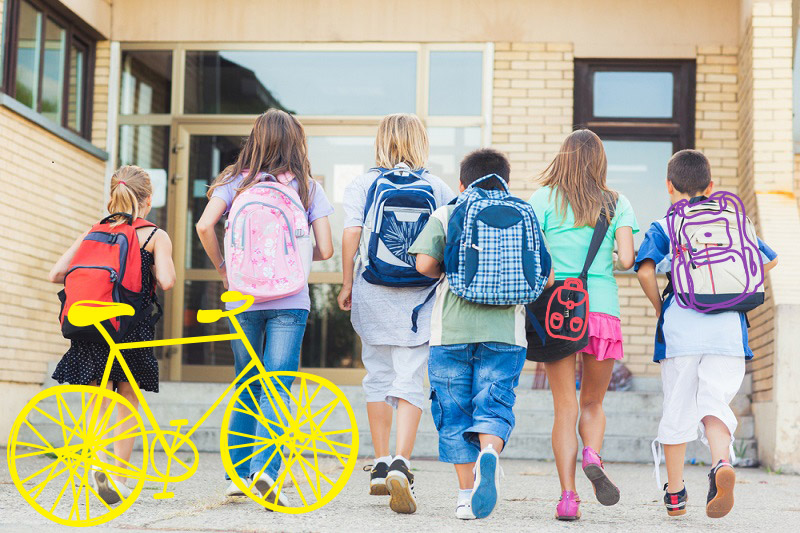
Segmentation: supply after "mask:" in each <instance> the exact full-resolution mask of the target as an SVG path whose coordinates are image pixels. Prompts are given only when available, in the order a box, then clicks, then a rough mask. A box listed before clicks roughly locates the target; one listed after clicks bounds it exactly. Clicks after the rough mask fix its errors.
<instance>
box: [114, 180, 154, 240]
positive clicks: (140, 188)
mask: <svg viewBox="0 0 800 533" xmlns="http://www.w3.org/2000/svg"><path fill="white" fill-rule="evenodd" d="M152 194H153V186H152V185H151V183H150V176H148V175H147V172H145V171H144V169H142V168H140V167H137V166H134V165H125V166H124V167H120V168H118V169H117V171H116V172H114V175H113V176H111V196H110V198H109V199H108V205H107V206H106V209H107V210H108V212H109V213H111V214H113V213H128V214H130V215H132V216H133V218H134V220H135V219H136V218H137V217H139V216H140V215H141V213H142V212H143V208H144V207H145V204H146V202H147V199H148V198H149V197H150V196H151V195H152ZM124 221H125V218H124V217H116V219H115V220H114V222H112V223H111V226H112V227H113V226H118V225H119V224H122V223H123V222H124Z"/></svg>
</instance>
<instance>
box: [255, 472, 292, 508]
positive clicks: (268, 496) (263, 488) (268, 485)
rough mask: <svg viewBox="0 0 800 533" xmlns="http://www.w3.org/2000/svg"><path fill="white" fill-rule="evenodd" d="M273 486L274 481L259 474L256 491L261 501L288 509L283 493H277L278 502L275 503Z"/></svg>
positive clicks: (287, 502) (265, 475)
mask: <svg viewBox="0 0 800 533" xmlns="http://www.w3.org/2000/svg"><path fill="white" fill-rule="evenodd" d="M273 485H275V480H274V479H272V478H271V477H269V476H268V475H267V474H261V476H259V478H258V479H257V480H256V489H257V490H258V492H260V493H261V498H262V499H265V500H267V501H270V502H273V503H276V504H277V505H282V506H284V507H289V500H287V499H286V496H285V495H284V494H283V493H278V501H277V502H276V501H275V494H273V493H272V487H273Z"/></svg>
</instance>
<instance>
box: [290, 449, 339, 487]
mask: <svg viewBox="0 0 800 533" xmlns="http://www.w3.org/2000/svg"><path fill="white" fill-rule="evenodd" d="M298 457H299V458H300V461H302V462H304V463H306V464H307V465H308V467H309V468H311V469H313V470H314V471H315V472H316V474H317V490H320V489H319V487H320V485H319V478H322V479H324V480H325V481H326V482H327V483H328V484H329V485H330V486H331V487H332V486H334V485H335V484H336V482H335V481H332V480H331V478H329V477H328V476H326V475H325V474H323V473H322V472H320V471H319V469H318V468H317V467H315V466H314V465H312V464H311V461H309V460H308V459H306V458H305V457H303V456H302V455H298Z"/></svg>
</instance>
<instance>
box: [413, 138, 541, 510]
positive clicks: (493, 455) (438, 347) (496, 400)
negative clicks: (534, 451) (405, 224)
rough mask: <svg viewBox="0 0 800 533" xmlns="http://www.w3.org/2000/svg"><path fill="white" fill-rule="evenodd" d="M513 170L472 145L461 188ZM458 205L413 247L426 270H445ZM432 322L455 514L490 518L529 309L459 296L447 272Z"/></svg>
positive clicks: (437, 216) (443, 454) (443, 455)
mask: <svg viewBox="0 0 800 533" xmlns="http://www.w3.org/2000/svg"><path fill="white" fill-rule="evenodd" d="M510 170H511V169H510V166H509V163H508V160H507V159H506V157H505V156H504V155H503V154H501V153H500V152H498V151H496V150H492V149H488V148H487V149H482V150H477V151H474V152H472V153H470V154H468V155H467V156H466V157H465V158H464V160H463V161H462V162H461V184H460V192H464V190H465V188H466V187H468V186H469V185H470V184H471V183H473V182H474V181H476V180H478V179H480V178H482V177H484V176H487V175H489V174H497V175H498V176H500V177H501V178H502V179H504V180H505V181H506V182H508V180H509V175H510ZM477 186H479V187H482V188H485V189H489V188H492V187H496V186H497V185H496V184H494V185H493V180H489V181H486V182H484V183H480V184H478V185H477ZM453 208H454V206H453V205H447V206H445V207H441V208H439V209H437V210H436V211H435V212H434V214H433V215H432V216H431V218H430V220H429V221H428V224H427V225H426V226H425V229H424V230H423V231H422V233H421V234H420V235H419V237H418V238H417V240H416V241H415V242H414V245H413V246H412V247H411V249H410V250H409V253H412V254H416V258H417V270H418V271H419V272H421V273H422V274H425V275H426V276H429V277H432V278H439V277H440V276H442V265H441V263H442V261H443V259H444V252H445V240H446V236H447V226H448V219H449V217H450V215H451V214H452V212H453ZM540 242H543V241H542V239H541V236H540ZM539 253H540V260H541V265H542V272H544V273H548V272H549V279H548V283H547V286H551V285H552V284H553V273H552V270H551V268H550V257H549V254H548V253H547V250H546V249H545V247H544V246H541V247H540V249H539ZM430 327H431V354H430V361H429V363H428V375H429V379H430V383H431V395H430V397H431V401H432V405H431V413H432V415H433V419H434V423H435V424H436V428H437V430H438V432H439V460H440V461H443V462H446V463H453V465H454V466H455V470H456V475H457V477H458V486H459V491H458V500H457V504H456V517H458V518H460V519H463V520H469V519H474V518H484V517H486V516H488V515H489V514H490V513H491V512H492V510H493V509H494V507H495V505H496V503H497V491H498V488H499V479H500V468H499V465H498V461H499V457H498V453H499V452H501V451H502V450H503V447H504V446H505V444H506V443H507V442H508V438H509V437H510V436H511V431H512V429H513V428H514V413H513V411H512V408H513V406H514V401H515V399H516V396H515V394H514V388H515V387H516V386H517V384H518V383H519V375H520V372H522V366H523V365H524V363H525V352H526V346H527V342H526V338H525V307H524V306H523V305H516V306H494V305H480V304H476V303H472V302H469V301H467V300H464V299H462V298H459V297H458V296H456V295H455V294H454V293H453V292H452V291H451V290H450V289H449V284H448V281H447V277H446V276H442V281H441V282H440V283H439V285H438V287H437V288H436V300H435V302H434V305H433V314H432V317H431V325H430ZM476 463H477V465H476Z"/></svg>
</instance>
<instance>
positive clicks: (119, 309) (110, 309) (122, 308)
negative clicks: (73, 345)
mask: <svg viewBox="0 0 800 533" xmlns="http://www.w3.org/2000/svg"><path fill="white" fill-rule="evenodd" d="M135 313H136V311H135V310H134V309H133V307H131V306H130V305H128V304H120V303H115V302H98V301H94V300H81V301H80V302H75V303H74V304H72V306H71V307H70V308H69V313H68V314H67V318H68V319H69V321H70V323H72V325H74V326H77V327H79V328H83V327H86V326H91V325H92V324H99V323H100V322H103V321H105V320H110V319H112V318H117V317H120V316H133V315H134V314H135Z"/></svg>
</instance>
